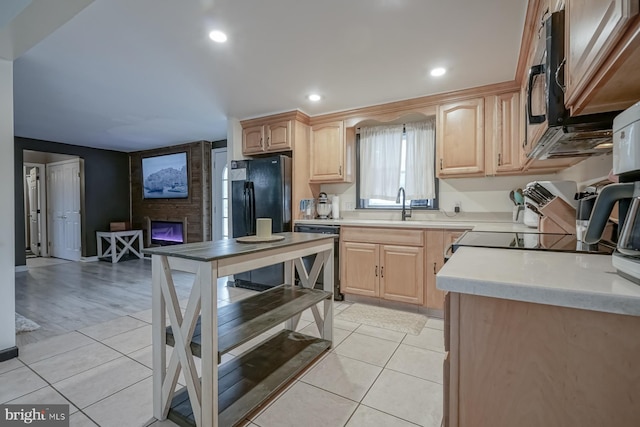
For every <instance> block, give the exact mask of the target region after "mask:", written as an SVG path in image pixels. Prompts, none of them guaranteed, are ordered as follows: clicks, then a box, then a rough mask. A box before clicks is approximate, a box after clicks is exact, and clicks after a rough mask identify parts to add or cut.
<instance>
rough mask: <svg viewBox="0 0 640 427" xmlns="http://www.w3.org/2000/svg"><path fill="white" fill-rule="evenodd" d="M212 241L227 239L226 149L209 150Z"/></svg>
mask: <svg viewBox="0 0 640 427" xmlns="http://www.w3.org/2000/svg"><path fill="white" fill-rule="evenodd" d="M211 164H212V165H213V167H212V168H211V183H212V186H211V188H212V193H213V194H212V201H213V203H212V204H211V205H212V209H213V215H212V218H213V224H212V229H213V240H221V239H228V238H229V170H228V167H227V149H226V148H214V149H213V150H211Z"/></svg>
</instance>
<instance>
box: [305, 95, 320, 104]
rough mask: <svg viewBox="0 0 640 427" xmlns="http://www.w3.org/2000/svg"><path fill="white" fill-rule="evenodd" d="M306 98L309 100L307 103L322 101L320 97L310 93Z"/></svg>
mask: <svg viewBox="0 0 640 427" xmlns="http://www.w3.org/2000/svg"><path fill="white" fill-rule="evenodd" d="M307 98H309V101H313V102H318V101H320V100H321V99H322V97H321V96H320V95H318V94H317V93H312V94H311V95H309V96H308V97H307Z"/></svg>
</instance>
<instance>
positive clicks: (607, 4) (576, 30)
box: [565, 0, 638, 108]
mask: <svg viewBox="0 0 640 427" xmlns="http://www.w3.org/2000/svg"><path fill="white" fill-rule="evenodd" d="M637 13H638V1H637V0H567V6H566V11H565V23H566V28H565V34H566V35H567V43H568V46H567V47H568V49H567V55H566V56H567V70H566V72H565V76H566V85H567V91H566V93H565V104H566V105H567V106H568V107H571V108H573V107H574V106H575V103H576V100H577V98H578V97H582V98H584V97H585V95H584V93H583V91H584V89H585V86H586V85H587V84H588V83H589V81H590V80H591V78H592V77H593V76H594V75H595V73H596V72H597V71H598V69H599V68H600V67H601V66H602V65H603V63H604V62H605V60H606V59H607V56H608V55H609V53H611V51H612V50H613V48H614V46H615V44H616V43H617V42H618V40H620V38H621V37H622V35H623V34H624V30H625V29H626V28H627V26H628V25H629V23H630V21H631V18H632V17H633V16H634V15H636V14H637Z"/></svg>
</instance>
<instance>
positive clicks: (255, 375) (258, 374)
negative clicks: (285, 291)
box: [168, 330, 331, 427]
mask: <svg viewBox="0 0 640 427" xmlns="http://www.w3.org/2000/svg"><path fill="white" fill-rule="evenodd" d="M330 347H331V342H330V341H326V340H323V339H320V338H314V337H310V336H308V335H304V334H301V333H299V332H293V331H289V330H284V331H282V332H280V333H279V334H276V335H274V336H273V337H272V338H270V339H269V340H267V341H265V342H263V343H262V344H260V345H259V346H258V347H256V348H254V349H253V350H252V351H250V352H249V353H247V354H245V355H242V356H240V357H238V358H236V359H232V360H230V361H229V362H227V363H225V364H223V365H220V367H219V370H218V412H219V414H218V425H219V426H224V427H226V426H233V425H235V424H237V423H239V422H241V421H242V420H244V419H245V417H246V416H247V415H248V414H250V413H251V412H252V411H253V410H254V409H255V408H257V407H258V406H259V405H260V404H262V403H263V402H265V401H266V400H267V399H268V398H269V397H270V396H272V395H273V394H275V393H276V392H277V391H278V390H279V389H280V388H281V386H283V385H284V384H286V383H287V382H288V381H290V380H291V379H292V378H293V377H295V376H296V375H297V374H298V373H299V372H300V371H302V370H303V369H304V368H305V367H307V366H308V365H309V364H310V363H311V362H312V361H313V360H314V359H316V358H317V357H318V356H320V355H321V354H322V353H323V352H324V351H325V350H327V349H328V348H330ZM205 405H206V402H203V406H205ZM168 418H169V419H170V420H171V421H173V422H175V423H176V424H178V425H180V426H183V427H192V426H195V425H196V423H195V418H194V416H193V410H192V409H191V402H190V401H189V395H188V393H187V390H186V388H183V389H182V390H180V391H178V392H177V393H176V395H175V396H174V398H173V401H172V402H171V409H170V410H169V416H168Z"/></svg>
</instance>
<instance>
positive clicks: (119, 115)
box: [14, 0, 527, 151]
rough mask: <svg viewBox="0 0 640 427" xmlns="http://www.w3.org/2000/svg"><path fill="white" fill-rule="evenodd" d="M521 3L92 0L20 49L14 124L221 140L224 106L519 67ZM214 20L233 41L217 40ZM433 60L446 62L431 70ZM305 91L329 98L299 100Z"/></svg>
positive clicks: (348, 99)
mask: <svg viewBox="0 0 640 427" xmlns="http://www.w3.org/2000/svg"><path fill="white" fill-rule="evenodd" d="M65 1H68V2H73V1H75V2H76V3H77V2H78V0H65ZM526 4H527V0H484V1H469V0H447V1H443V0H269V1H265V0H94V1H93V2H92V3H91V4H89V5H88V6H86V7H85V8H84V9H83V10H82V11H80V12H79V13H78V14H77V15H76V16H74V17H73V18H72V19H70V20H69V21H68V22H67V23H66V24H64V25H62V26H61V27H60V28H58V29H57V30H56V31H54V32H53V33H52V34H51V35H49V36H48V37H46V38H45V39H44V40H42V41H41V42H39V43H38V44H36V45H35V46H34V47H32V48H31V49H29V50H28V51H27V52H26V53H24V54H23V55H21V56H20V57H18V58H17V59H16V60H15V62H14V98H15V102H14V105H15V108H14V115H15V134H16V135H17V136H21V137H28V138H36V139H43V140H49V141H56V142H64V143H69V144H75V145H83V146H90V147H97V148H107V149H114V150H120V151H136V150H146V149H151V148H157V147H161V146H169V145H176V144H181V143H185V142H191V141H196V140H203V139H204V140H209V141H215V140H219V139H224V138H226V133H227V124H226V123H227V118H228V117H233V118H237V119H246V118H251V117H257V116H262V115H267V114H271V113H277V112H282V111H289V110H293V109H296V108H298V109H300V110H302V111H304V112H305V113H307V114H309V115H317V114H322V113H328V112H333V111H340V110H345V109H350V108H355V107H362V106H367V105H374V104H380V103H385V102H389V101H396V100H401V99H408V98H415V97H418V96H424V95H429V94H434V93H440V92H446V91H450V90H456V89H463V88H469V87H474V86H479V85H484V84H490V83H497V82H502V81H507V80H513V79H514V76H515V68H516V64H517V59H518V54H519V48H520V40H521V36H522V29H523V25H524V17H525V11H526ZM19 18H20V15H18V17H16V19H19ZM214 28H217V29H222V30H224V31H225V32H226V33H227V34H228V36H229V41H228V42H227V43H225V44H214V43H213V42H211V41H210V40H209V39H208V33H209V31H211V30H212V29H214ZM436 66H444V67H446V68H447V69H448V70H449V71H448V73H447V74H446V75H445V76H444V77H441V78H438V79H435V78H433V77H430V75H429V71H430V69H431V68H433V67H436ZM311 92H318V93H320V94H321V95H322V96H323V100H322V101H321V102H319V103H316V104H313V103H311V102H310V101H307V100H306V99H305V97H306V95H308V94H309V93H311Z"/></svg>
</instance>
